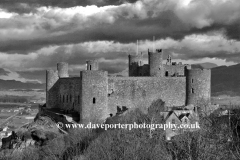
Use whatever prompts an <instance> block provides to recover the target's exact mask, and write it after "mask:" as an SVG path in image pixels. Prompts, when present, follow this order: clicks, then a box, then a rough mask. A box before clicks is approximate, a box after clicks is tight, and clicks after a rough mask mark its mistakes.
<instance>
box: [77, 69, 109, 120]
mask: <svg viewBox="0 0 240 160" xmlns="http://www.w3.org/2000/svg"><path fill="white" fill-rule="evenodd" d="M80 88H81V89H80V90H81V96H82V98H81V111H80V118H81V121H82V122H88V121H91V122H96V121H97V122H98V121H104V120H105V119H106V118H107V117H108V116H109V112H108V110H107V109H108V107H107V106H108V97H107V93H108V72H106V71H90V70H89V71H82V72H81V87H80Z"/></svg>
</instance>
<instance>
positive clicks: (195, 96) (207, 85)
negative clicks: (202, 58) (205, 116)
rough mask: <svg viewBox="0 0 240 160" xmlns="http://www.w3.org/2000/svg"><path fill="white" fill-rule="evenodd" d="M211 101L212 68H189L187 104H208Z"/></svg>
mask: <svg viewBox="0 0 240 160" xmlns="http://www.w3.org/2000/svg"><path fill="white" fill-rule="evenodd" d="M210 101H211V70H209V69H190V70H187V99H186V104H187V105H190V104H193V105H196V106H199V105H207V104H210Z"/></svg>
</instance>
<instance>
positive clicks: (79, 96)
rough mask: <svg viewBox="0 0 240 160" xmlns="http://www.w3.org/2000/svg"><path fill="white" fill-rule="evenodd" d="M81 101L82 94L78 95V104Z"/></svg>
mask: <svg viewBox="0 0 240 160" xmlns="http://www.w3.org/2000/svg"><path fill="white" fill-rule="evenodd" d="M79 103H80V96H79V95H78V104H79Z"/></svg>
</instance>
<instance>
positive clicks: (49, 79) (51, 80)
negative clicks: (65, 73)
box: [46, 69, 58, 108]
mask: <svg viewBox="0 0 240 160" xmlns="http://www.w3.org/2000/svg"><path fill="white" fill-rule="evenodd" d="M57 80H58V71H54V70H52V69H51V70H47V71H46V106H47V107H48V108H51V107H52V104H51V102H52V99H51V97H49V90H50V89H51V88H52V87H53V86H54V84H55V83H56V82H57Z"/></svg>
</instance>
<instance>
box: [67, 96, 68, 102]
mask: <svg viewBox="0 0 240 160" xmlns="http://www.w3.org/2000/svg"><path fill="white" fill-rule="evenodd" d="M67 103H68V95H67Z"/></svg>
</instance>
